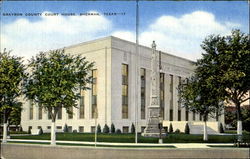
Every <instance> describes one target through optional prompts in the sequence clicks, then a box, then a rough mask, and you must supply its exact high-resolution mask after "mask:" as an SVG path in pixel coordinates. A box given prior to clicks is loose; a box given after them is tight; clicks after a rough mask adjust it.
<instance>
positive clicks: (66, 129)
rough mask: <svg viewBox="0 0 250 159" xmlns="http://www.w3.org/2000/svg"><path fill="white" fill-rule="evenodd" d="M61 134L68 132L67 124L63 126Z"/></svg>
mask: <svg viewBox="0 0 250 159" xmlns="http://www.w3.org/2000/svg"><path fill="white" fill-rule="evenodd" d="M63 132H65V133H67V132H69V128H68V125H67V124H65V125H64V127H63Z"/></svg>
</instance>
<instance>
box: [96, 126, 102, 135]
mask: <svg viewBox="0 0 250 159" xmlns="http://www.w3.org/2000/svg"><path fill="white" fill-rule="evenodd" d="M101 132H102V129H101V126H100V125H99V124H98V125H97V133H101Z"/></svg>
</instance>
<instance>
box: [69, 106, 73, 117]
mask: <svg viewBox="0 0 250 159" xmlns="http://www.w3.org/2000/svg"><path fill="white" fill-rule="evenodd" d="M69 111H70V113H69V114H68V118H69V119H73V106H72V107H69Z"/></svg>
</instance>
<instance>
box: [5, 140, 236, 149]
mask: <svg viewBox="0 0 250 159" xmlns="http://www.w3.org/2000/svg"><path fill="white" fill-rule="evenodd" d="M7 141H11V142H29V143H30V142H40V143H50V140H23V139H8V140H7ZM56 143H65V144H83V145H90V146H91V145H93V146H94V145H95V144H96V145H102V146H105V145H107V146H114V147H115V146H117V147H120V146H124V147H126V146H133V148H134V147H136V146H138V147H140V146H145V147H146V146H149V147H155V148H156V147H157V148H159V147H162V148H164V147H165V148H167V147H172V146H174V147H176V148H213V147H210V146H211V145H213V146H233V145H234V144H233V143H167V144H164V143H163V144H154V143H137V144H135V143H110V142H96V143H95V142H85V141H56Z"/></svg>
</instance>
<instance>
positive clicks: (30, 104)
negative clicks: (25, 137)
mask: <svg viewBox="0 0 250 159" xmlns="http://www.w3.org/2000/svg"><path fill="white" fill-rule="evenodd" d="M29 106H30V114H29V118H30V120H32V119H33V109H34V108H33V102H32V101H31V100H30V101H29Z"/></svg>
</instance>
